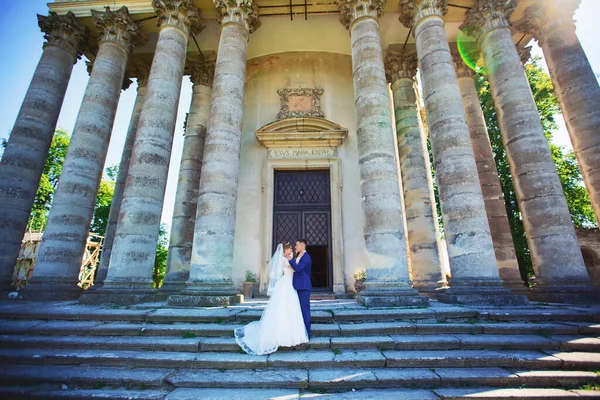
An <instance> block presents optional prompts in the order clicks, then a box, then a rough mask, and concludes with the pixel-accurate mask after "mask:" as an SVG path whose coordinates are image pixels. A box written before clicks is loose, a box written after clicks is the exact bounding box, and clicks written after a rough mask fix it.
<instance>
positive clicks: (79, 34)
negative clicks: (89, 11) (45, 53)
mask: <svg viewBox="0 0 600 400" xmlns="http://www.w3.org/2000/svg"><path fill="white" fill-rule="evenodd" d="M37 18H38V25H39V27H40V29H41V30H42V32H44V39H46V43H47V44H50V45H53V46H58V47H60V48H62V49H64V50H66V51H68V52H69V53H71V54H73V57H80V56H81V52H80V49H79V47H80V44H81V42H83V40H84V38H85V37H86V34H87V32H86V29H85V28H84V27H82V26H79V24H77V21H76V20H75V14H73V13H72V12H70V11H69V12H68V13H67V14H66V15H58V14H56V13H55V12H53V11H50V14H49V15H48V16H47V17H46V16H44V15H39V14H38V16H37Z"/></svg>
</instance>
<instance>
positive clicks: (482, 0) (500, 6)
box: [460, 0, 515, 40]
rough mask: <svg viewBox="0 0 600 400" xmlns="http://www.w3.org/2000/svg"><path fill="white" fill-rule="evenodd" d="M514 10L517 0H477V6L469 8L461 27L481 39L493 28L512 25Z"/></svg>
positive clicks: (470, 34)
mask: <svg viewBox="0 0 600 400" xmlns="http://www.w3.org/2000/svg"><path fill="white" fill-rule="evenodd" d="M513 11H515V0H476V3H475V6H474V7H473V8H471V9H470V10H467V12H466V19H465V22H463V24H462V25H461V26H460V29H461V30H462V31H464V32H465V33H466V34H467V35H469V36H472V37H474V38H476V39H477V40H479V39H480V38H481V37H482V36H483V35H485V34H486V33H488V32H489V31H491V30H493V29H496V28H501V27H510V22H509V21H510V16H511V15H512V13H513Z"/></svg>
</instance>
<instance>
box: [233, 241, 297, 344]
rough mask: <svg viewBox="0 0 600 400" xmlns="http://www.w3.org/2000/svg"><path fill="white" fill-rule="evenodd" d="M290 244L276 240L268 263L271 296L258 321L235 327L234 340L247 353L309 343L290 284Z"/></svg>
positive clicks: (292, 273) (268, 293) (269, 293)
mask: <svg viewBox="0 0 600 400" xmlns="http://www.w3.org/2000/svg"><path fill="white" fill-rule="evenodd" d="M291 256H292V245H291V244H290V243H286V244H285V245H281V244H279V245H278V246H277V250H276V251H275V254H274V255H273V258H271V262H270V265H269V268H270V273H269V278H270V281H269V290H268V291H267V295H268V296H270V299H269V302H268V303H267V307H266V308H265V310H264V312H263V315H262V317H261V318H260V321H254V322H251V323H249V324H248V325H245V326H242V327H239V328H237V329H235V331H234V334H235V341H236V342H237V344H238V345H239V346H240V347H241V348H242V349H243V350H244V351H245V352H246V353H248V354H252V355H263V354H271V353H274V352H275V351H277V348H279V346H282V347H291V346H296V345H298V344H302V343H308V335H307V334H306V328H305V326H304V320H303V319H302V311H301V310H300V301H299V300H298V293H297V292H296V290H294V287H293V286H292V278H293V276H294V271H293V270H292V268H291V267H290V264H289V261H288V260H289V258H291Z"/></svg>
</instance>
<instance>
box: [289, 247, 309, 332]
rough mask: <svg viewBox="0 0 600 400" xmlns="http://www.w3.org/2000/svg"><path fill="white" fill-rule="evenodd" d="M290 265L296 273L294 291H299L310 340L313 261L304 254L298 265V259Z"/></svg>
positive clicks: (293, 260)
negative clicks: (311, 272)
mask: <svg viewBox="0 0 600 400" xmlns="http://www.w3.org/2000/svg"><path fill="white" fill-rule="evenodd" d="M290 265H291V266H292V268H293V269H294V271H295V273H294V278H293V280H292V284H293V286H294V289H296V290H297V291H298V300H300V309H301V310H302V318H303V319H304V326H305V327H306V334H307V335H308V338H309V339H310V291H311V290H312V283H311V282H310V271H311V269H312V259H311V258H310V256H309V255H308V253H304V255H303V256H302V258H301V259H300V262H298V263H296V259H295V258H292V259H291V260H290Z"/></svg>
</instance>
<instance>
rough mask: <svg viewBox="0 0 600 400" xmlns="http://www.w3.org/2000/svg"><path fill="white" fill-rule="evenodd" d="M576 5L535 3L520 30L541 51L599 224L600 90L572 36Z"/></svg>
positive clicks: (571, 1) (570, 1)
mask: <svg viewBox="0 0 600 400" xmlns="http://www.w3.org/2000/svg"><path fill="white" fill-rule="evenodd" d="M579 3H580V0H558V1H557V0H543V1H540V0H536V1H534V2H533V3H532V5H531V6H530V7H529V8H527V10H526V12H525V15H524V17H523V19H522V20H520V21H519V22H517V23H516V26H517V28H518V29H520V30H522V31H524V32H525V33H530V34H532V35H533V36H534V37H535V38H536V39H537V40H538V43H539V45H540V46H541V47H542V50H543V51H544V57H545V58H546V63H547V64H548V70H549V72H550V77H551V78H552V83H553V85H554V91H555V93H556V96H557V97H558V101H559V103H560V108H561V110H562V112H563V116H564V119H565V124H566V125H567V130H568V131H569V136H570V137H571V143H572V144H573V150H574V151H575V156H576V157H577V161H578V163H579V168H580V170H581V175H582V176H583V181H584V182H585V187H586V189H587V191H588V194H589V196H590V200H591V202H592V207H593V208H594V213H595V215H596V219H597V220H598V221H600V134H598V132H600V86H599V85H598V80H597V79H596V76H595V74H594V71H593V70H592V68H591V66H590V63H589V61H588V59H587V57H586V55H585V52H584V51H583V48H582V47H581V43H580V42H579V39H578V38H577V34H576V33H575V24H574V22H573V13H574V12H575V9H577V7H578V6H579Z"/></svg>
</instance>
